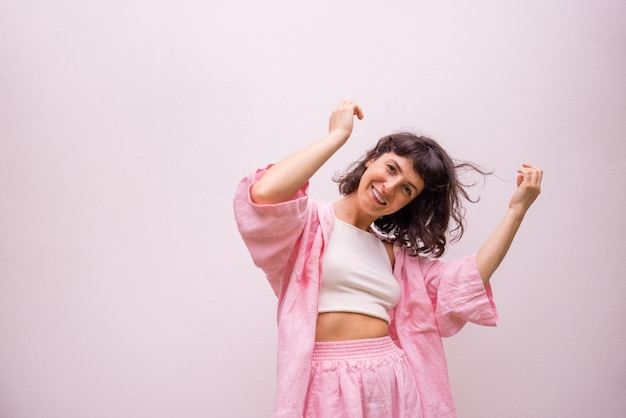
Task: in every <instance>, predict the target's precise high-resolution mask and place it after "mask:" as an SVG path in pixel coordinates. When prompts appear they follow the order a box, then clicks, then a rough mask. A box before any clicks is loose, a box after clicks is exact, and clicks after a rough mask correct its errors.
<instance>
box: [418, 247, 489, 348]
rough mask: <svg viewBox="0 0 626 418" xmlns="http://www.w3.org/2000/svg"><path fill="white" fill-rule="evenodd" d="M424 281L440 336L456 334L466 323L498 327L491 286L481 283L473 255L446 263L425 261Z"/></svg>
mask: <svg viewBox="0 0 626 418" xmlns="http://www.w3.org/2000/svg"><path fill="white" fill-rule="evenodd" d="M424 278H425V286H426V292H427V293H428V296H429V297H430V299H431V301H432V303H433V306H434V309H435V317H436V319H437V325H438V328H439V333H440V334H441V336H443V337H449V336H452V335H454V334H456V333H458V332H459V331H460V330H461V328H463V326H464V325H465V324H466V323H467V322H471V323H474V324H478V325H489V326H495V325H497V323H498V313H497V310H496V306H495V303H494V301H493V293H492V291H491V285H490V284H489V283H486V284H485V283H483V281H482V278H481V277H480V274H479V272H478V267H477V266H476V256H475V255H470V256H467V257H464V258H461V259H458V260H452V261H449V262H443V261H440V260H425V262H424Z"/></svg>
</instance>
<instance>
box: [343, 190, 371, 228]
mask: <svg viewBox="0 0 626 418" xmlns="http://www.w3.org/2000/svg"><path fill="white" fill-rule="evenodd" d="M333 208H334V210H335V215H336V216H337V218H339V219H341V220H342V221H344V222H346V223H349V224H351V225H354V226H356V227H357V228H359V229H362V230H364V231H367V230H368V229H369V227H370V225H371V224H372V222H374V221H375V220H376V219H375V218H372V217H371V216H367V215H366V214H364V213H362V212H359V210H358V206H357V204H356V196H355V194H354V193H353V194H349V195H348V196H344V197H343V198H341V199H339V200H338V201H336V202H335V203H334V204H333Z"/></svg>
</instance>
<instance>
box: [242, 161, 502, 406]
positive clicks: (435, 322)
mask: <svg viewBox="0 0 626 418" xmlns="http://www.w3.org/2000/svg"><path fill="white" fill-rule="evenodd" d="M264 171H265V170H257V171H256V172H255V173H251V174H250V175H248V176H247V177H245V178H244V179H243V180H242V181H241V182H240V183H239V185H238V186H237V189H236V192H235V197H234V203H233V206H234V212H235V219H236V221H237V226H238V228H239V232H240V233H241V236H242V238H243V240H244V242H245V243H246V245H247V247H248V250H249V251H250V254H251V255H252V259H253V261H254V264H255V265H256V266H257V267H259V268H261V269H262V270H263V272H264V273H265V275H266V278H267V280H268V281H269V283H270V285H271V286H272V289H273V290H274V293H275V294H276V296H277V297H278V311H277V321H278V353H277V364H278V370H277V373H278V374H277V387H276V399H275V405H274V417H275V418H278V417H288V418H294V417H302V411H303V408H304V401H305V396H306V390H307V385H308V378H309V372H310V365H311V353H312V351H313V343H314V341H315V325H316V320H317V302H318V297H319V291H320V287H321V281H320V277H321V274H320V273H321V257H322V254H323V252H324V243H325V242H327V240H328V237H329V234H330V232H331V231H332V229H333V227H334V222H335V215H334V212H333V208H332V205H331V204H329V203H325V202H316V201H314V200H312V199H310V198H309V197H308V195H307V194H306V190H307V186H308V185H305V186H304V187H303V188H302V189H301V190H300V191H298V193H296V195H295V196H294V197H293V199H292V200H290V201H287V202H283V203H279V204H273V205H258V204H255V203H253V202H252V201H251V199H250V193H249V190H250V186H251V185H252V184H253V183H254V181H256V180H257V179H258V178H260V177H261V176H262V175H263V173H264ZM394 252H395V265H394V269H393V270H394V271H393V274H394V276H395V277H396V279H397V280H398V282H399V284H400V289H401V294H400V300H399V302H398V304H397V306H396V307H395V308H394V309H393V310H391V311H390V312H389V315H390V317H391V324H390V325H389V333H390V335H391V338H392V339H393V340H394V341H395V342H396V343H397V344H398V346H399V347H401V348H402V349H403V350H404V352H405V354H406V356H407V359H408V361H409V364H410V365H411V368H412V370H413V373H414V374H415V379H416V381H417V385H418V390H419V395H420V399H421V402H422V409H423V414H424V415H423V416H424V418H444V417H455V416H456V414H455V409H454V403H453V400H452V394H451V391H450V383H449V379H448V370H447V366H446V359H445V355H444V350H443V341H442V339H441V338H442V337H448V336H452V335H454V334H456V333H457V332H459V331H460V330H461V328H462V327H463V326H464V325H465V324H466V323H467V322H473V323H476V324H480V325H492V326H494V325H496V324H497V321H498V316H497V312H496V308H495V305H494V303H493V297H492V294H491V288H490V286H489V285H488V284H487V285H484V284H483V282H482V280H481V278H480V275H479V273H478V269H477V267H476V259H475V256H469V257H465V258H463V259H460V260H454V261H451V262H448V263H444V262H442V261H439V260H432V259H428V258H425V257H420V256H418V257H412V256H410V255H409V254H408V252H407V251H406V250H405V248H403V247H402V246H401V245H399V244H396V246H395V247H394Z"/></svg>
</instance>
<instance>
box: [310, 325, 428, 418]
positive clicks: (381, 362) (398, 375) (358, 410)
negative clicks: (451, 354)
mask: <svg viewBox="0 0 626 418" xmlns="http://www.w3.org/2000/svg"><path fill="white" fill-rule="evenodd" d="M421 416H422V411H421V404H420V400H419V393H418V390H417V384H416V382H415V377H414V376H413V373H412V371H411V368H410V366H409V363H408V362H407V360H406V358H405V357H404V353H403V352H402V350H400V349H399V348H398V346H396V345H395V344H394V343H393V341H391V338H389V337H383V338H373V339H368V340H352V341H341V342H330V343H326V342H324V343H319V342H316V343H315V345H314V347H313V355H312V360H311V376H310V377H309V389H308V392H307V398H306V402H305V410H304V417H305V418H328V417H341V418H419V417H421Z"/></svg>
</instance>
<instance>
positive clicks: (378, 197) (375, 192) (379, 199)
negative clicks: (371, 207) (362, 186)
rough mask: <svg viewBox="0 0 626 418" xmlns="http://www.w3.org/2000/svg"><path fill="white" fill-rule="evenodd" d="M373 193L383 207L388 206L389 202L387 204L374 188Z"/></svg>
mask: <svg viewBox="0 0 626 418" xmlns="http://www.w3.org/2000/svg"><path fill="white" fill-rule="evenodd" d="M372 193H373V194H374V197H375V198H376V200H378V201H379V202H380V203H381V204H382V205H386V204H387V202H385V199H383V198H382V196H381V195H379V194H378V191H377V190H376V189H375V188H374V187H372Z"/></svg>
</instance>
